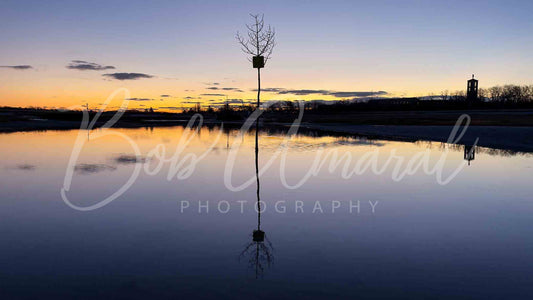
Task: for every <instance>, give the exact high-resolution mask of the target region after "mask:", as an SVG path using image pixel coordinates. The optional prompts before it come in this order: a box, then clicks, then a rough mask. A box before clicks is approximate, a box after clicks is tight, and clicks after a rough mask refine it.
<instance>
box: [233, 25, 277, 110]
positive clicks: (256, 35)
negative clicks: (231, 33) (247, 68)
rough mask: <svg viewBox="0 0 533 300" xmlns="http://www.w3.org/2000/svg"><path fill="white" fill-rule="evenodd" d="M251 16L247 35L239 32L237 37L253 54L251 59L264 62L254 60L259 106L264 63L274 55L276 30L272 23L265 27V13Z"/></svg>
mask: <svg viewBox="0 0 533 300" xmlns="http://www.w3.org/2000/svg"><path fill="white" fill-rule="evenodd" d="M250 16H251V17H252V18H253V23H252V24H246V28H247V30H248V34H247V36H242V35H241V34H240V33H239V32H237V35H236V36H235V38H236V39H237V42H239V44H240V45H241V50H242V51H243V52H244V53H246V54H248V55H251V56H252V57H251V58H248V59H249V60H250V61H252V60H254V59H256V58H257V59H259V58H260V59H261V62H262V64H260V65H258V66H257V67H256V64H255V62H254V68H257V107H259V106H260V105H261V100H260V94H261V68H262V67H264V64H265V63H266V62H267V61H268V60H269V59H270V57H271V55H272V50H273V49H274V46H275V45H276V41H275V35H276V32H275V31H274V28H272V27H270V25H268V26H267V27H265V21H264V19H263V15H252V14H250Z"/></svg>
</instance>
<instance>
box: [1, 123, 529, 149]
mask: <svg viewBox="0 0 533 300" xmlns="http://www.w3.org/2000/svg"><path fill="white" fill-rule="evenodd" d="M221 123H222V122H221V121H216V120H204V125H206V126H209V125H220V124H221ZM103 124H104V122H101V123H97V124H96V126H95V127H99V126H102V125H103ZM186 124H187V121H185V120H171V121H168V122H159V121H158V122H142V121H139V122H118V123H117V124H115V126H113V128H142V127H173V126H182V125H186ZM224 124H225V125H229V126H242V124H243V123H242V122H224ZM290 125H291V124H290V123H264V124H263V126H264V127H266V128H268V127H289V126H290ZM79 128H80V122H76V121H57V120H47V121H44V120H43V121H14V122H6V123H0V134H9V133H14V132H31V131H47V130H75V129H79ZM452 129H453V126H451V125H357V124H341V123H327V124H325V123H308V122H303V123H302V124H301V125H300V130H299V132H301V131H302V130H307V131H309V130H315V131H321V132H323V133H331V134H336V135H339V134H340V135H354V136H361V137H366V138H370V139H383V140H398V141H406V142H416V141H432V142H444V143H445V142H447V140H448V138H449V136H450V133H451V131H452ZM459 133H460V131H459ZM531 137H533V127H531V126H479V125H471V126H469V127H468V129H467V130H466V132H465V134H464V136H463V137H462V138H461V140H459V141H458V144H461V145H473V144H474V142H475V140H476V138H479V140H478V142H477V146H480V147H486V148H493V149H499V150H509V151H515V152H528V153H531V152H533V138H531Z"/></svg>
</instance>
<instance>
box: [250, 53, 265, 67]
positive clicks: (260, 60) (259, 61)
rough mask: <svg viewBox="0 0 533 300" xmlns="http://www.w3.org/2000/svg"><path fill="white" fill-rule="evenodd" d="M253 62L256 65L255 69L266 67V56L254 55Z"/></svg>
mask: <svg viewBox="0 0 533 300" xmlns="http://www.w3.org/2000/svg"><path fill="white" fill-rule="evenodd" d="M252 63H253V65H254V69H261V68H264V67H265V57H264V56H261V55H258V56H254V57H253V58H252Z"/></svg>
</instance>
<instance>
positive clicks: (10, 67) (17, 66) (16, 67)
mask: <svg viewBox="0 0 533 300" xmlns="http://www.w3.org/2000/svg"><path fill="white" fill-rule="evenodd" d="M0 68H9V69H15V70H28V69H33V67H32V66H30V65H16V66H0Z"/></svg>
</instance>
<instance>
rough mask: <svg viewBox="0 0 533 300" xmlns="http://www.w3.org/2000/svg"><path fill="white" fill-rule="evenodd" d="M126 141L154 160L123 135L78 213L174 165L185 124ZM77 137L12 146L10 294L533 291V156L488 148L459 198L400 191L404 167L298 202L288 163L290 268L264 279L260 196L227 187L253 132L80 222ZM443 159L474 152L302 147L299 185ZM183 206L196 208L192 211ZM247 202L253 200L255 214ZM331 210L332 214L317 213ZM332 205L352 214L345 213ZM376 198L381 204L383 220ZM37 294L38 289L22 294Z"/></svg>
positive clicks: (96, 166)
mask: <svg viewBox="0 0 533 300" xmlns="http://www.w3.org/2000/svg"><path fill="white" fill-rule="evenodd" d="M120 131H121V132H123V133H125V134H127V135H128V136H130V137H131V138H132V139H134V140H135V141H136V142H137V143H138V145H139V147H140V149H141V152H142V154H143V157H139V158H136V157H135V156H132V154H133V152H132V150H131V149H130V148H129V146H128V144H127V143H126V142H125V141H123V140H121V139H120V138H119V137H113V136H108V137H102V138H99V139H95V140H90V141H89V142H88V143H87V144H86V145H85V147H84V150H83V152H82V154H81V156H80V159H79V161H78V168H79V172H76V173H75V175H74V179H73V183H72V188H71V191H70V192H69V197H70V198H71V199H72V201H73V202H75V203H77V204H80V205H90V204H92V203H96V202H98V200H99V199H103V198H104V197H106V196H108V195H110V194H111V193H113V192H114V191H116V190H117V189H118V188H119V187H120V185H122V184H123V183H124V182H125V181H126V180H127V178H128V177H129V175H130V174H131V172H132V170H133V168H134V166H135V163H143V162H145V158H144V156H145V155H146V154H147V153H148V151H149V150H151V149H152V148H153V147H155V146H156V145H157V144H163V145H165V147H166V150H167V156H170V155H171V154H172V153H173V152H174V151H175V149H176V142H177V140H178V139H179V137H180V135H181V132H182V128H180V127H175V128H154V129H153V130H149V129H120ZM76 134H77V132H76V131H48V132H27V133H11V134H2V135H0V141H1V144H2V145H4V147H2V149H0V157H2V166H0V167H1V169H0V199H1V201H0V220H2V225H1V226H0V230H1V232H2V239H1V242H0V249H2V250H1V251H2V252H1V253H2V255H1V256H0V261H1V263H0V264H1V266H2V268H1V269H0V279H1V280H2V282H3V283H4V284H3V287H2V288H3V291H8V292H10V293H14V294H17V293H18V294H19V295H34V296H35V295H37V294H39V295H42V293H43V291H44V289H45V286H46V285H47V284H51V285H57V286H58V288H56V289H55V291H51V292H49V293H50V294H49V295H55V296H65V297H66V296H76V295H89V296H90V295H93V296H97V295H98V293H99V292H102V293H104V294H105V295H130V296H133V297H140V298H143V297H148V296H149V295H153V292H154V291H155V290H158V291H159V292H158V293H162V296H165V295H167V296H170V295H173V294H174V293H176V292H180V293H181V294H182V295H184V296H189V297H196V296H198V295H207V296H209V297H227V296H231V295H235V293H237V291H238V293H239V295H242V296H250V297H268V296H271V297H279V296H283V295H290V294H294V293H300V295H305V296H307V297H317V298H327V297H329V296H338V295H340V296H344V297H355V296H363V297H364V296H372V295H373V296H396V297H397V296H401V295H406V296H413V297H416V296H418V297H421V298H422V297H424V296H428V295H433V294H434V293H439V294H440V295H445V296H450V297H453V296H455V297H457V296H460V295H464V294H466V293H470V294H472V293H473V294H474V295H478V296H479V297H480V298H486V297H487V296H489V295H490V296H493V297H498V296H504V295H505V296H507V297H509V296H514V297H515V298H516V297H518V298H520V297H522V298H523V297H524V296H525V295H527V294H528V293H531V291H532V290H531V288H530V285H529V284H527V283H528V282H529V280H530V278H531V276H532V275H533V269H532V268H533V267H531V261H532V259H533V251H531V250H533V238H532V237H531V232H530V228H531V225H532V224H531V217H530V216H531V214H532V213H533V205H532V203H531V201H530V198H531V192H532V188H531V182H532V179H533V175H532V174H533V172H532V167H533V158H532V157H531V155H524V154H518V155H510V154H509V153H506V152H501V151H494V150H491V149H481V148H480V149H477V150H476V156H475V160H473V161H471V165H470V166H467V167H465V168H464V169H463V171H462V172H460V173H459V175H458V176H457V177H456V178H455V179H454V180H453V181H452V182H451V183H449V184H448V185H446V186H441V185H438V184H437V183H436V181H435V176H434V175H426V174H424V173H423V172H417V173H415V174H414V175H412V176H407V177H405V178H404V179H403V180H402V181H400V182H395V181H393V180H392V179H391V170H388V171H385V172H384V173H383V174H382V175H375V174H373V173H372V172H368V171H367V172H365V173H364V174H363V175H360V176H353V177H352V178H350V179H343V178H342V177H341V175H340V171H338V170H337V171H334V172H332V173H330V172H328V170H327V167H324V168H322V170H321V171H320V172H319V174H318V175H317V176H316V177H311V178H310V179H309V181H308V182H307V183H306V184H304V185H303V186H302V187H301V188H299V189H296V190H290V189H286V188H285V187H283V186H282V184H281V181H280V174H279V172H280V170H279V166H280V164H279V158H278V159H276V160H275V161H274V163H273V164H272V166H271V167H270V168H269V169H268V170H267V171H266V172H265V173H264V175H263V176H262V178H261V199H262V200H263V201H265V205H266V211H265V212H264V213H263V215H262V219H261V222H262V223H261V229H262V230H264V231H265V232H266V234H267V236H268V239H269V240H270V241H271V243H272V248H273V249H274V253H273V255H274V257H275V260H274V264H273V265H272V266H271V267H269V268H267V269H266V270H265V272H264V274H263V277H262V279H259V280H257V281H256V280H255V276H254V274H253V272H252V271H251V270H250V269H249V268H248V265H247V263H246V262H244V263H243V262H242V261H241V262H240V261H239V258H238V257H239V254H240V253H241V252H242V251H243V250H244V249H245V247H246V246H247V245H248V244H249V243H250V242H251V241H252V231H253V230H254V229H256V227H257V224H256V222H257V215H256V213H255V211H254V201H255V185H252V186H250V187H249V188H247V189H245V190H243V191H241V192H231V191H229V190H228V189H226V188H225V186H224V180H223V175H224V167H225V164H226V157H227V155H228V153H229V149H227V144H229V146H230V147H231V145H232V144H233V143H234V142H235V140H236V139H237V137H236V135H237V131H230V132H229V135H226V133H223V134H222V136H221V138H220V141H219V142H218V144H217V147H215V149H213V151H212V152H210V153H209V154H208V155H207V156H206V158H205V159H204V160H203V161H201V162H200V163H199V164H198V165H197V167H196V170H195V172H194V173H193V175H192V176H191V177H190V178H188V179H186V180H177V179H171V180H170V181H169V180H167V178H166V177H167V174H168V163H167V164H165V165H164V167H163V169H162V171H161V172H160V173H158V174H157V175H155V176H149V175H147V174H146V173H144V172H141V175H140V176H139V178H138V180H137V181H136V183H135V184H134V185H133V187H132V188H131V189H129V190H128V191H127V192H126V193H125V194H124V195H122V196H121V197H120V198H119V199H117V200H115V201H114V202H112V203H111V204H109V205H107V206H105V207H104V208H102V209H99V210H96V211H92V212H78V211H75V210H72V209H71V208H69V207H68V206H66V205H65V204H64V203H63V202H62V200H61V198H60V196H59V190H60V188H61V187H62V184H63V179H64V175H65V168H66V166H67V163H68V159H69V155H70V152H71V149H72V146H73V145H74V140H75V137H76ZM217 134H218V130H207V129H202V131H201V132H200V135H199V136H198V137H197V138H195V139H193V140H191V142H190V144H189V146H188V147H187V149H186V151H185V153H196V154H198V155H199V154H201V153H203V152H204V151H206V150H207V147H209V145H211V143H212V142H213V139H214V138H215V137H216V136H217ZM282 141H283V136H280V135H277V134H276V133H268V134H263V135H262V136H261V137H260V145H261V150H260V151H261V152H260V154H259V157H260V165H262V164H264V163H265V162H266V161H267V160H268V159H269V158H270V157H271V156H272V154H273V153H274V152H275V151H276V150H277V147H278V146H279V145H280V144H281V143H282ZM253 142H254V140H253V136H252V135H246V136H244V137H243V138H242V143H243V145H242V147H241V148H240V152H239V157H238V159H237V162H236V164H235V168H234V170H233V182H234V184H235V185H237V184H240V183H242V182H244V181H246V180H248V179H249V178H252V177H253V176H254V172H255V170H254V153H253V148H254V144H253ZM443 147H446V148H448V149H450V152H449V155H448V160H447V163H446V165H445V168H444V172H443V173H444V174H445V175H446V174H449V173H451V172H452V171H453V170H454V169H455V168H456V167H457V166H458V165H459V164H460V163H463V161H464V160H463V148H462V147H457V146H453V145H442V144H441V143H427V142H418V143H406V142H393V141H381V140H380V141H372V140H365V139H352V138H340V137H328V136H317V137H310V136H305V135H296V136H294V137H293V140H292V141H291V143H290V145H289V150H288V154H287V168H286V170H285V175H286V177H287V181H289V183H292V184H293V183H295V182H297V181H298V180H300V178H302V176H303V175H304V174H305V173H306V172H307V170H308V169H309V167H310V166H311V163H312V161H313V160H314V157H315V155H316V150H317V149H320V148H323V149H325V151H330V150H336V151H338V153H340V154H342V153H347V152H350V153H351V156H352V157H353V164H355V163H356V161H357V159H358V158H360V157H361V156H362V155H364V154H365V153H367V152H369V151H374V150H376V149H379V157H380V161H384V160H386V158H387V157H388V155H389V153H390V152H391V151H392V150H395V151H396V154H397V155H399V156H401V157H404V158H405V159H406V160H409V159H410V158H411V157H413V155H414V153H417V152H419V151H423V150H425V149H430V159H431V162H433V163H434V162H436V161H437V160H438V158H439V157H440V155H441V153H442V152H441V151H442V148H443ZM137 161H138V162H137ZM146 163H147V164H151V163H154V162H153V161H148V160H147V161H146ZM198 200H201V201H204V203H205V201H209V203H210V211H209V213H208V214H206V213H202V214H198V212H197V211H198V202H197V201H198ZM350 200H352V201H360V213H359V214H356V213H352V214H350V213H349V211H348V205H349V204H348V203H349V201H350ZM180 201H190V205H191V206H190V208H188V209H186V210H185V212H184V213H180V207H179V204H180ZM220 201H228V202H229V203H230V204H231V210H230V212H228V213H227V214H220V213H217V212H216V208H217V206H216V205H217V203H219V202H220ZM237 201H247V202H246V203H244V204H243V205H244V206H243V207H244V213H242V214H241V213H240V207H239V202H237ZM276 201H285V206H286V210H287V212H286V213H285V214H277V213H275V211H274V204H275V202H276ZM295 201H303V202H304V203H305V205H304V208H303V209H304V213H295V211H294V205H295ZM315 201H320V203H321V204H322V208H323V210H324V213H323V214H318V213H317V214H312V213H311V210H312V209H313V205H314V203H315ZM332 201H340V202H341V207H340V208H339V209H338V211H337V212H336V213H335V214H332V213H331V203H332ZM368 201H373V202H375V201H379V203H378V205H377V206H376V213H375V214H374V215H372V213H371V207H370V205H369V204H368ZM21 285H23V286H24V287H25V288H24V289H22V288H20V289H19V288H17V286H21ZM94 286H98V287H99V289H98V290H95V289H93V287H94ZM66 290H69V291H70V292H68V293H67V292H65V291H66ZM161 291H163V292H161ZM33 292H35V293H34V294H32V293H33Z"/></svg>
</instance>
